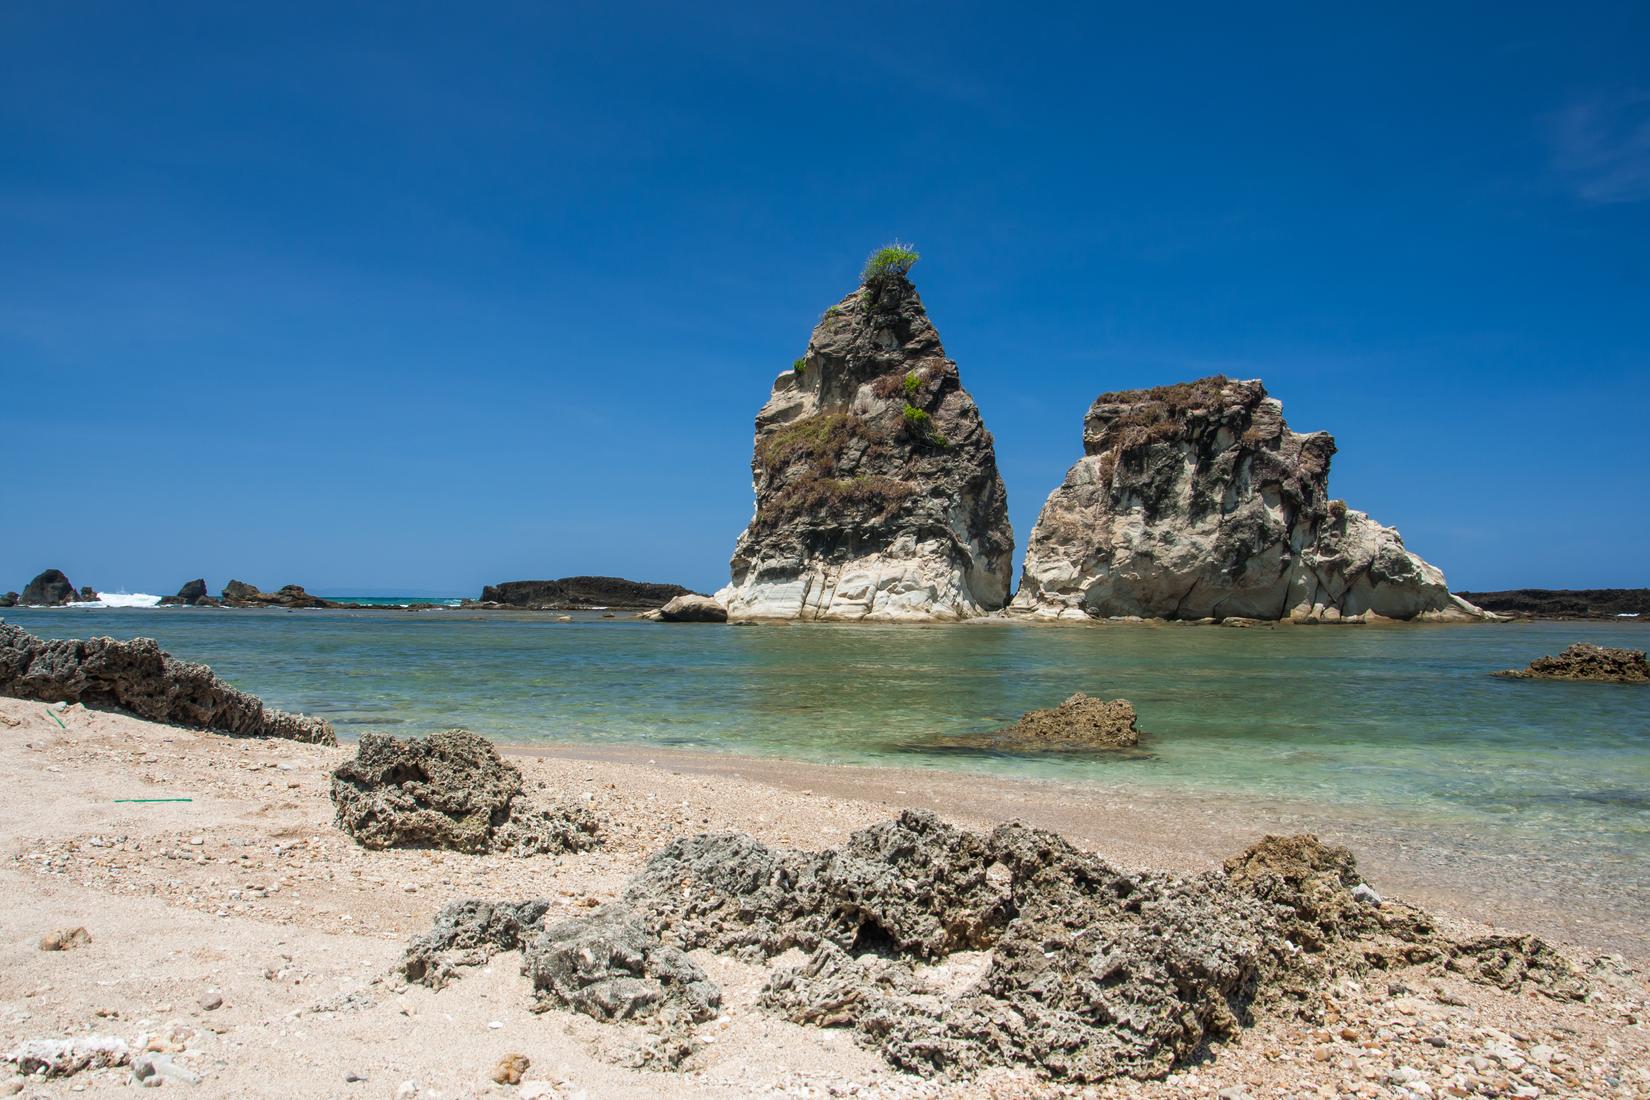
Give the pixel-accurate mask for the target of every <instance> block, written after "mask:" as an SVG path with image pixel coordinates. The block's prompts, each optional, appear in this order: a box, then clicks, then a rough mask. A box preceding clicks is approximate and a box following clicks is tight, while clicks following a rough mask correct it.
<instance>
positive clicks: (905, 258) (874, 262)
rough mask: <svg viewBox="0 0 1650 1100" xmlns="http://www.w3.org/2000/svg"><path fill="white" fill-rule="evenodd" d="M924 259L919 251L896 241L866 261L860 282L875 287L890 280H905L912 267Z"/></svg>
mask: <svg viewBox="0 0 1650 1100" xmlns="http://www.w3.org/2000/svg"><path fill="white" fill-rule="evenodd" d="M920 259H922V257H921V256H919V255H918V254H917V250H916V249H915V248H913V247H912V246H910V245H908V244H904V243H902V242H900V241H894V242H893V243H891V244H885V245H883V246H882V247H881V248H879V249H877V250H876V251H875V252H873V253H871V255H870V257H869V258H868V259H867V260H866V261H865V270H863V271H862V272H860V281H861V282H862V283H864V284H865V285H866V286H875V285H877V284H879V283H882V282H886V281H887V280H889V279H903V278H905V277H906V276H907V275H909V274H910V272H911V266H912V265H913V264H915V263H916V262H917V261H918V260H920Z"/></svg>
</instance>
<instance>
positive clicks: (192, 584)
mask: <svg viewBox="0 0 1650 1100" xmlns="http://www.w3.org/2000/svg"><path fill="white" fill-rule="evenodd" d="M230 583H232V584H239V583H240V582H239V581H232V582H230ZM247 587H249V588H250V587H251V586H250V585H248V586H247ZM160 602H161V603H162V604H163V605H166V606H168V607H173V606H181V607H215V606H217V603H218V601H217V600H214V599H213V598H212V597H211V596H208V595H207V594H206V581H205V579H203V578H196V579H195V580H192V581H185V582H184V584H183V587H182V588H179V589H178V594H177V595H176V596H163V597H161V601H160Z"/></svg>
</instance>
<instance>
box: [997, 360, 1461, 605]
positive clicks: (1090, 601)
mask: <svg viewBox="0 0 1650 1100" xmlns="http://www.w3.org/2000/svg"><path fill="white" fill-rule="evenodd" d="M1083 450H1084V456H1083V457H1082V458H1081V459H1079V460H1078V462H1077V464H1076V465H1075V466H1073V467H1072V468H1071V470H1070V471H1069V472H1068V473H1067V474H1066V479H1065V482H1064V483H1063V484H1062V485H1061V486H1060V487H1059V488H1058V489H1056V490H1055V491H1054V492H1053V493H1052V494H1051V495H1050V496H1049V498H1048V501H1047V503H1045V504H1044V505H1043V510H1042V514H1041V515H1040V516H1039V517H1038V520H1037V525H1036V528H1035V529H1034V530H1033V531H1032V535H1031V540H1030V544H1029V546H1028V548H1027V551H1026V562H1025V571H1024V574H1023V577H1022V580H1021V585H1020V590H1019V592H1018V593H1017V595H1016V596H1015V600H1014V608H1015V609H1016V610H1018V611H1021V612H1027V613H1032V614H1035V615H1038V616H1041V617H1049V618H1084V617H1105V616H1130V615H1139V616H1145V617H1157V618H1170V619H1205V618H1214V619H1223V618H1227V617H1245V618H1255V619H1292V620H1296V621H1308V622H1337V621H1348V620H1352V621H1364V620H1366V619H1368V618H1372V617H1377V616H1380V617H1385V618H1391V619H1444V618H1472V617H1482V612H1480V611H1479V610H1478V609H1477V608H1475V607H1473V606H1472V605H1471V604H1468V603H1466V602H1465V601H1463V600H1460V599H1458V598H1456V597H1453V596H1451V595H1450V592H1449V589H1448V587H1447V586H1446V585H1445V583H1444V575H1443V574H1442V573H1441V572H1439V571H1438V570H1437V569H1436V568H1434V567H1433V566H1431V565H1429V564H1427V563H1426V562H1424V561H1422V560H1421V559H1420V558H1418V557H1416V556H1415V555H1414V554H1412V553H1410V552H1409V551H1408V550H1406V549H1404V544H1403V540H1402V539H1401V538H1399V536H1398V533H1397V532H1396V531H1394V530H1393V529H1392V528H1390V527H1383V526H1381V525H1380V524H1378V523H1376V522H1375V521H1374V520H1372V519H1370V518H1369V517H1368V516H1367V515H1365V514H1364V513H1362V512H1359V511H1355V510H1353V509H1350V508H1348V507H1347V506H1346V505H1345V503H1344V502H1342V501H1339V500H1331V499H1330V498H1329V495H1328V479H1329V461H1330V458H1331V456H1332V455H1334V453H1335V441H1334V440H1333V439H1332V438H1331V437H1330V436H1329V435H1328V434H1327V433H1324V432H1311V433H1308V434H1304V435H1303V434H1300V433H1297V432H1292V431H1290V430H1289V428H1288V426H1287V425H1286V424H1285V423H1284V420H1283V406H1282V405H1281V404H1280V403H1279V402H1278V401H1276V400H1275V399H1273V398H1271V397H1268V396H1267V393H1266V388H1265V387H1264V386H1263V385H1262V384H1261V383H1260V382H1259V381H1235V380H1231V379H1227V378H1224V377H1221V376H1218V375H1217V376H1215V377H1212V378H1204V379H1201V380H1199V381H1196V382H1186V383H1181V384H1180V385H1175V386H1163V387H1159V388H1157V389H1146V390H1129V391H1125V392H1122V393H1107V394H1102V395H1100V397H1099V398H1097V399H1096V400H1095V402H1094V404H1093V406H1092V407H1091V408H1090V409H1089V412H1088V416H1087V418H1086V420H1085V421H1084V430H1083Z"/></svg>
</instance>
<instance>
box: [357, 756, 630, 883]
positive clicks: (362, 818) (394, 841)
mask: <svg viewBox="0 0 1650 1100" xmlns="http://www.w3.org/2000/svg"><path fill="white" fill-rule="evenodd" d="M332 802H333V806H334V809H335V812H336V817H337V821H338V826H339V828H341V829H343V830H344V831H345V832H346V833H349V834H350V836H352V837H354V838H355V841H356V843H358V844H360V845H361V846H362V847H364V848H446V849H450V850H452V851H458V852H511V853H514V854H517V855H536V854H542V853H554V852H574V851H584V850H586V849H589V848H594V847H596V846H597V845H598V844H599V843H600V840H599V839H598V837H597V835H596V834H597V829H598V826H597V823H596V819H595V817H594V816H593V815H592V814H590V813H589V811H587V810H584V809H582V808H580V807H575V806H559V807H555V808H554V809H550V810H546V809H542V808H539V807H535V806H533V805H532V804H531V802H530V801H529V800H528V799H527V796H526V794H525V792H524V791H523V789H522V781H521V772H520V770H519V769H517V768H516V766H515V765H514V764H511V763H510V762H508V761H507V760H505V759H504V758H503V757H501V756H499V754H498V750H497V749H496V748H494V747H493V743H492V742H491V741H489V740H487V739H486V738H485V737H482V736H481V735H480V734H476V733H471V732H470V731H469V730H461V729H455V730H448V731H446V732H445V733H435V734H431V735H430V736H428V737H413V738H408V739H407V740H405V741H402V740H398V739H396V738H394V737H389V736H386V735H384V734H380V733H368V734H363V735H362V736H361V741H360V745H359V748H358V749H357V750H356V755H355V759H353V760H347V761H345V762H344V763H343V764H340V765H339V766H338V767H337V769H336V770H334V771H333V773H332Z"/></svg>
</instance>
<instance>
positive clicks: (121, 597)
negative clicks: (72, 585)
mask: <svg viewBox="0 0 1650 1100" xmlns="http://www.w3.org/2000/svg"><path fill="white" fill-rule="evenodd" d="M69 606H70V607H159V606H160V597H159V596H151V595H149V594H148V593H147V592H99V593H98V594H97V599H95V600H89V601H87V602H85V603H71V604H70V605H69Z"/></svg>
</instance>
